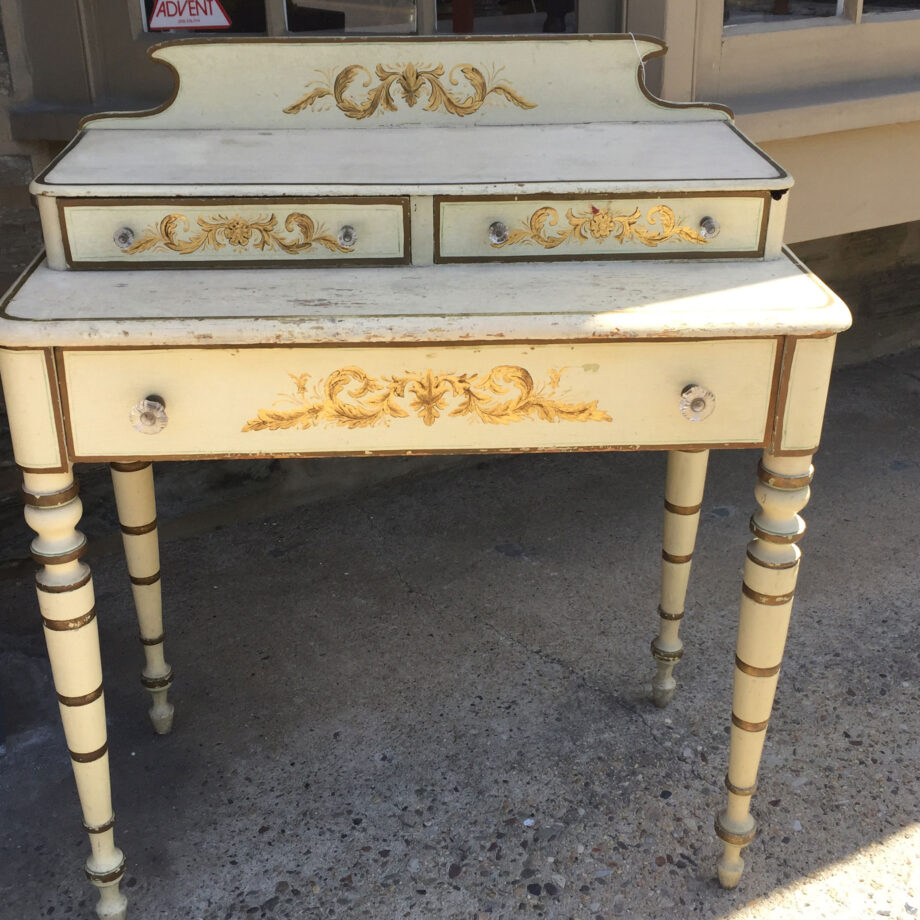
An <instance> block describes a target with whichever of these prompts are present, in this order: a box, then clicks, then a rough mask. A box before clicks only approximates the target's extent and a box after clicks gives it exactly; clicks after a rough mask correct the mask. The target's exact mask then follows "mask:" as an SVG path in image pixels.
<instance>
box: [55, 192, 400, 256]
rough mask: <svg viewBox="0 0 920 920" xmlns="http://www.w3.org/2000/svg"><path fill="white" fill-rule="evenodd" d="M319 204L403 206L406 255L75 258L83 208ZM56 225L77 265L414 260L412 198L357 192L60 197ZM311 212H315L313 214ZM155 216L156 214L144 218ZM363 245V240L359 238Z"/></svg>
mask: <svg viewBox="0 0 920 920" xmlns="http://www.w3.org/2000/svg"><path fill="white" fill-rule="evenodd" d="M317 206H319V207H321V208H323V209H324V210H325V209H328V207H329V206H344V207H345V208H347V209H349V210H351V209H355V216H356V217H358V216H360V210H359V209H360V208H362V207H365V206H392V207H394V208H399V210H400V218H399V223H400V226H401V243H400V245H401V248H402V253H401V254H400V255H396V256H385V257H368V258H364V257H361V256H355V257H354V258H350V257H347V256H336V255H331V254H329V255H327V254H326V253H321V254H319V257H315V256H314V257H311V258H303V257H300V258H298V257H297V256H288V257H287V258H270V257H265V258H261V257H260V258H247V259H241V258H235V257H234V253H233V251H232V249H229V247H227V248H228V250H229V251H228V253H227V254H226V255H225V256H224V257H223V258H217V257H215V258H213V259H202V258H195V259H193V260H189V261H183V258H182V256H181V255H179V254H173V255H172V256H171V257H164V258H157V259H151V258H150V257H149V256H148V257H147V258H145V257H144V254H140V255H139V256H138V257H137V258H134V257H130V256H122V257H121V258H119V259H111V260H97V259H78V258H75V256H74V253H73V248H72V244H71V228H70V227H69V223H68V219H67V218H68V213H67V212H68V211H73V210H75V209H80V208H87V207H90V208H98V209H106V208H112V209H113V210H114V209H119V208H132V209H134V208H138V209H140V208H157V209H159V210H160V211H161V212H162V213H160V214H159V216H160V217H164V216H165V215H166V214H169V213H171V212H176V211H181V210H192V209H201V210H204V209H208V210H214V211H215V213H216V212H219V211H220V210H221V209H228V208H240V207H246V208H262V207H276V208H282V209H284V210H285V211H288V212H289V211H291V210H293V209H295V208H300V207H303V208H305V209H309V208H316V207H317ZM57 209H58V223H59V225H60V231H61V235H62V240H63V246H64V256H65V260H66V263H67V266H68V267H69V268H73V269H87V270H98V269H119V270H133V271H137V270H150V269H157V268H159V269H164V268H166V269H175V268H177V267H185V268H193V269H206V268H228V267H240V268H258V267H263V268H292V267H296V268H329V267H333V266H336V267H338V266H343V265H352V266H377V265H409V264H411V261H412V241H411V234H410V215H409V198H408V196H392V197H385V196H366V197H365V196H355V197H341V196H339V197H328V198H326V197H309V198H279V197H277V196H272V197H267V198H249V197H246V198H231V197H216V198H200V197H199V198H178V199H177V198H175V197H164V198H58V199H57ZM310 216H313V215H310ZM146 219H152V218H146ZM358 243H359V245H360V243H361V238H360V236H359V241H358Z"/></svg>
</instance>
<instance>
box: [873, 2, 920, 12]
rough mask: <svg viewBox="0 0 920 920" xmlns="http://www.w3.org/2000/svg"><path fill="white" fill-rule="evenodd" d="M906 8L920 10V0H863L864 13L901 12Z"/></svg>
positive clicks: (914, 10)
mask: <svg viewBox="0 0 920 920" xmlns="http://www.w3.org/2000/svg"><path fill="white" fill-rule="evenodd" d="M906 10H911V11H913V12H916V11H917V10H920V0H914V2H913V3H910V2H908V0H863V12H864V13H903V12H904V11H906Z"/></svg>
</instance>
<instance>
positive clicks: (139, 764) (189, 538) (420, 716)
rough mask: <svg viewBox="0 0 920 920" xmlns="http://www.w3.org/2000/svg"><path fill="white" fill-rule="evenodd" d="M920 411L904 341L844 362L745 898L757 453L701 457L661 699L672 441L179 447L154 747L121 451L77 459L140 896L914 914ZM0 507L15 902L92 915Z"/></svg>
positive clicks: (118, 785)
mask: <svg viewBox="0 0 920 920" xmlns="http://www.w3.org/2000/svg"><path fill="white" fill-rule="evenodd" d="M918 405H920V352H911V353H908V354H904V355H901V356H899V357H896V358H889V359H883V360H877V361H874V362H871V363H868V364H864V365H860V366H855V367H850V368H845V369H843V370H841V371H838V373H837V374H836V376H835V379H834V383H833V387H832V394H831V400H830V406H829V415H828V423H827V427H826V431H825V438H824V442H823V445H822V449H821V451H820V453H819V455H818V458H817V463H816V466H817V476H816V480H815V484H814V496H813V501H812V504H811V505H810V506H809V508H808V509H806V512H805V516H806V518H807V520H808V525H809V529H808V533H807V535H806V538H805V540H804V541H803V543H802V548H803V551H804V564H803V569H802V574H801V578H800V581H799V590H798V594H797V600H796V608H795V611H794V614H793V623H792V628H791V634H790V641H789V646H788V648H787V654H786V658H785V663H784V668H783V674H782V677H781V680H780V685H779V692H778V696H777V704H776V709H775V714H774V719H773V721H772V723H771V727H770V732H769V735H768V741H767V748H766V753H765V757H764V762H763V769H762V773H761V784H760V791H759V792H758V794H757V795H756V796H755V800H754V810H755V814H756V816H757V818H758V821H759V834H758V837H757V839H756V841H755V842H754V844H753V845H752V846H751V847H750V848H749V849H748V850H747V851H746V852H747V863H748V867H747V871H746V873H745V876H744V878H743V880H742V883H741V886H740V887H739V888H738V889H736V890H735V891H731V892H725V891H722V890H720V889H719V887H718V885H717V883H716V881H715V871H714V867H715V861H716V859H717V856H718V850H719V847H718V842H717V840H716V838H715V836H714V834H713V831H712V818H713V815H714V813H715V811H716V810H717V809H718V808H720V807H721V803H722V798H723V794H724V790H723V787H722V779H723V777H724V774H725V766H726V756H727V741H728V737H727V732H728V716H729V711H730V684H731V676H732V660H733V645H734V623H735V616H736V608H737V601H738V594H739V589H740V580H741V566H742V562H743V555H744V545H745V543H746V541H747V539H748V532H747V520H748V516H749V513H750V511H751V509H752V506H753V500H752V485H753V481H754V470H755V467H756V462H757V454H756V453H755V452H752V451H742V452H722V453H718V454H714V455H713V457H712V460H711V465H710V473H709V479H708V484H707V495H706V500H705V504H704V514H703V521H702V525H701V532H700V539H699V546H698V554H697V556H696V557H695V562H694V577H693V579H692V581H691V589H690V596H689V599H688V616H687V617H686V619H685V620H684V624H683V629H682V635H683V637H684V640H685V642H686V646H687V651H686V654H685V656H684V659H683V661H682V662H681V664H680V666H679V669H678V679H679V687H678V692H677V696H676V698H675V700H674V702H673V703H672V704H671V706H670V707H669V708H668V709H667V710H664V711H661V710H657V709H655V708H654V707H653V706H652V705H651V704H650V702H649V680H650V678H651V675H652V672H653V670H654V668H653V665H652V660H651V658H650V655H649V649H648V643H649V640H650V639H651V637H652V636H653V635H654V632H655V627H656V622H655V613H654V612H655V606H656V602H657V601H656V590H657V579H658V572H657V567H658V558H659V545H660V544H659V540H660V532H659V531H660V507H661V492H662V483H663V475H664V460H665V458H664V455H662V454H628V453H623V454H593V455H592V454H567V455H543V456H518V457H514V456H492V457H486V458H482V457H478V458H466V459H460V460H457V459H455V460H454V461H453V464H452V466H445V465H444V464H443V462H442V461H439V460H423V459H412V460H354V461H301V462H296V461H285V462H281V463H279V462H272V463H264V464H255V463H248V464H247V463H236V464H232V463H210V464H205V463H198V464H161V465H159V466H158V468H157V476H158V481H159V494H160V519H161V522H162V538H163V539H162V544H163V547H162V548H163V571H164V590H165V597H166V617H167V636H168V641H167V646H166V648H167V653H168V659H169V660H170V662H171V663H172V664H173V667H174V668H175V670H176V673H177V680H176V683H175V685H174V690H173V692H172V698H173V699H174V701H175V703H176V712H177V714H176V724H175V729H174V732H173V734H172V735H170V736H167V737H156V736H154V735H153V733H152V732H151V730H150V728H149V725H148V723H147V719H146V715H145V710H146V705H147V702H146V700H145V694H144V691H143V690H142V689H141V688H140V686H139V684H138V680H137V678H138V671H139V667H140V660H141V652H140V649H139V648H138V645H137V640H136V638H135V627H134V625H133V611H132V607H131V600H130V592H129V589H128V584H127V578H126V575H125V572H124V569H123V564H122V561H121V558H120V552H119V545H118V544H119V540H118V536H117V534H116V524H115V516H114V511H113V507H112V503H111V499H110V498H109V495H108V491H109V490H108V484H107V482H106V474H105V470H104V469H102V468H101V467H88V468H86V469H85V472H84V476H83V481H84V492H83V497H84V501H85V504H86V515H85V518H84V529H85V530H86V531H87V533H88V534H89V537H90V540H91V541H92V544H93V547H94V550H93V553H92V556H91V558H90V561H91V563H92V565H93V567H94V573H95V579H96V587H97V609H98V611H99V623H100V629H101V633H102V643H103V656H104V667H105V681H106V702H107V707H108V715H109V722H110V739H109V742H110V749H111V761H112V769H113V776H114V797H115V807H116V811H117V815H118V823H117V825H116V837H117V840H118V842H119V844H120V845H121V846H122V848H123V849H124V850H125V852H126V853H127V855H128V860H129V864H128V872H127V876H126V887H125V890H126V892H127V894H128V897H129V899H130V908H129V914H130V915H131V916H133V917H135V918H138V917H143V918H145V920H159V918H163V920H167V918H168V920H175V918H183V920H231V918H246V917H256V918H286V920H297V918H308V917H309V918H311V920H320V918H333V917H339V918H346V917H347V918H365V917H367V918H383V917H386V918H391V917H401V918H409V920H423V918H424V920H454V918H458V920H459V918H464V920H500V918H511V917H513V916H521V915H535V916H541V917H545V918H548V920H550V918H558V920H569V918H576V920H598V918H600V920H613V918H618V920H619V918H636V920H648V918H659V917H660V918H666V917H667V918H672V917H678V918H683V917H701V918H739V920H747V918H766V917H770V918H771V920H773V918H776V917H792V916H796V917H798V916H801V915H807V916H808V917H810V918H814V917H819V918H832V917H833V918H835V920H836V918H840V917H859V918H865V917H871V916H887V917H895V918H904V920H907V918H910V917H913V916H916V914H917V910H918V907H920V875H918V873H920V869H918V865H920V861H918V857H917V853H918V851H920V846H918V844H920V830H918V828H920V825H918V823H917V822H918V820H920V781H918V777H917V767H916V765H917V763H918V761H920V659H918V656H917V625H916V624H917V614H918V606H920V605H918V600H917V598H918V593H920V592H918V588H920V585H918V581H920V576H918V567H917V555H918V533H917V527H916V520H917V514H916V509H917V495H918V494H920V428H918V424H917V420H918V418H920V409H918ZM6 476H7V482H6V485H7V487H8V491H9V490H11V489H12V478H11V477H12V473H11V471H10V470H9V469H7V471H6ZM375 479H376V482H375V481H374V480H375ZM0 520H2V523H3V528H2V541H0V550H2V552H0V558H2V559H4V560H6V561H5V563H4V565H3V567H2V574H3V575H4V578H3V579H2V580H0V596H2V608H0V609H2V630H3V635H2V637H0V693H2V695H3V700H4V703H5V707H6V716H7V731H8V753H7V756H6V757H5V758H0V812H2V814H3V825H2V830H0V903H2V904H3V905H4V907H3V909H2V911H0V914H2V916H3V917H4V918H5V917H10V918H25V917H54V918H61V917H68V918H69V917H74V918H77V917H79V918H88V917H90V916H92V904H93V902H94V900H95V894H94V892H93V890H92V889H91V887H90V886H89V885H88V884H87V883H86V881H85V880H84V879H83V877H82V871H81V866H82V862H83V860H84V858H85V856H86V852H87V845H86V840H85V836H84V834H83V833H82V831H81V828H80V820H79V813H78V807H77V802H76V796H75V793H74V788H73V781H72V774H71V771H70V766H69V760H68V756H67V752H66V749H65V746H64V742H63V738H62V736H61V733H60V730H59V720H58V716H57V712H56V704H55V702H54V694H53V691H52V687H51V683H50V677H49V673H48V668H47V663H46V660H45V657H44V652H43V642H42V638H41V635H40V628H39V625H38V624H39V618H38V616H37V612H36V609H35V602H34V596H33V589H32V584H31V578H32V576H31V566H30V565H29V564H27V563H26V562H25V561H24V557H25V555H26V546H27V542H28V537H29V535H28V532H27V531H26V528H25V525H24V524H22V523H21V517H20V511H19V508H18V504H17V502H16V500H15V497H10V498H8V499H7V500H6V501H5V502H3V503H0Z"/></svg>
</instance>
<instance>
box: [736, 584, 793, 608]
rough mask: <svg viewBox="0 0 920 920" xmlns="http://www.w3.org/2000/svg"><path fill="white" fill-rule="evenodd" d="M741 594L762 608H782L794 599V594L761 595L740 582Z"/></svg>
mask: <svg viewBox="0 0 920 920" xmlns="http://www.w3.org/2000/svg"><path fill="white" fill-rule="evenodd" d="M741 593H742V594H743V595H744V596H745V597H749V598H750V599H751V600H752V601H754V603H755V604H761V605H763V606H764V607H782V605H783V604H788V603H790V602H791V601H792V599H793V598H794V597H795V594H794V593H793V594H761V593H760V592H759V591H755V590H754V589H753V588H752V587H750V585H748V583H747V582H742V584H741Z"/></svg>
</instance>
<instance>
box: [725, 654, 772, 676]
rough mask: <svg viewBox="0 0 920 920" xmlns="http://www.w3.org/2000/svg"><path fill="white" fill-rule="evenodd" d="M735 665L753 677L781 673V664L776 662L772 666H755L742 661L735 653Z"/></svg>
mask: <svg viewBox="0 0 920 920" xmlns="http://www.w3.org/2000/svg"><path fill="white" fill-rule="evenodd" d="M735 667H736V668H737V669H738V670H739V671H741V672H742V673H743V674H749V675H750V676H751V677H772V676H773V675H774V674H779V669H780V667H781V665H778V664H776V665H774V666H773V667H772V668H755V667H754V665H752V664H748V663H747V662H746V661H742V660H741V659H740V658H739V657H738V656H737V655H735Z"/></svg>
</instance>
